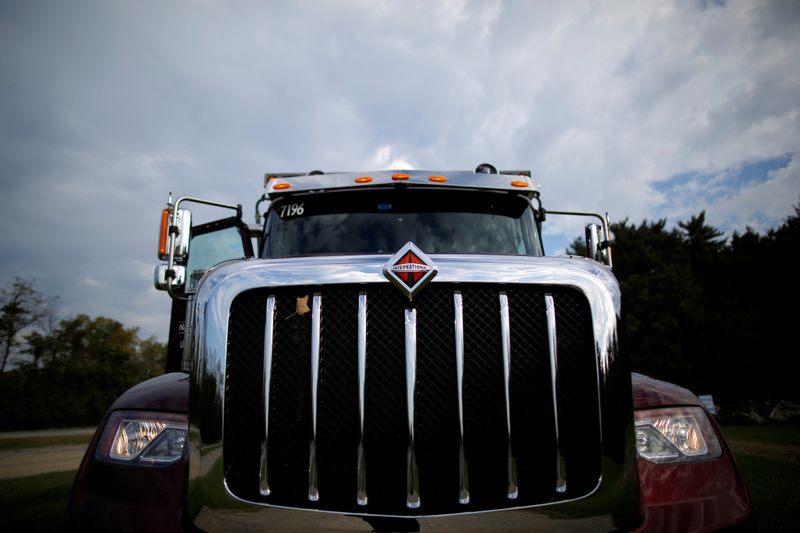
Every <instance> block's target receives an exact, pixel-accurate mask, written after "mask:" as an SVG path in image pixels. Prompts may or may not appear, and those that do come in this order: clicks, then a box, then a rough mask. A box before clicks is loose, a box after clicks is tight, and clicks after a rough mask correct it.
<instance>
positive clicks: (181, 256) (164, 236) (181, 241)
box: [158, 208, 192, 263]
mask: <svg viewBox="0 0 800 533" xmlns="http://www.w3.org/2000/svg"><path fill="white" fill-rule="evenodd" d="M171 215H172V209H170V208H167V209H164V211H163V212H162V214H161V232H160V235H159V237H160V238H159V244H158V258H159V259H161V260H162V261H169V247H170V236H171V235H174V239H175V244H174V250H175V252H174V255H173V260H174V261H177V262H179V263H182V262H184V261H185V260H186V256H188V255H189V239H190V237H191V231H192V212H191V211H189V210H188V209H178V210H177V211H175V216H174V220H170V218H171Z"/></svg>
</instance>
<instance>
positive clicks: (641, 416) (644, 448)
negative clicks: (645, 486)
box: [635, 407, 722, 463]
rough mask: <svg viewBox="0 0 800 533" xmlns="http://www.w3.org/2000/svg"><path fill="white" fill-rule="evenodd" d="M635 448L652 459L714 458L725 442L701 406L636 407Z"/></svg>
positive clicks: (675, 461)
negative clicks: (715, 430)
mask: <svg viewBox="0 0 800 533" xmlns="http://www.w3.org/2000/svg"><path fill="white" fill-rule="evenodd" d="M635 418H636V450H637V451H638V452H639V455H640V456H641V457H643V458H644V459H647V460H648V461H651V462H653V463H683V462H687V461H701V460H703V459H713V458H715V457H719V456H720V455H722V446H721V445H720V443H719V440H718V439H717V435H716V433H714V429H713V428H712V427H711V422H709V420H708V417H707V416H706V413H705V411H703V409H701V408H700V407H669V408H665V409H647V410H643V411H636V413H635Z"/></svg>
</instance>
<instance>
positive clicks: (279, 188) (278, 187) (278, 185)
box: [272, 181, 291, 191]
mask: <svg viewBox="0 0 800 533" xmlns="http://www.w3.org/2000/svg"><path fill="white" fill-rule="evenodd" d="M289 187H291V185H290V184H288V183H286V182H285V181H283V182H281V183H276V184H275V185H273V186H272V188H273V189H274V190H276V191H282V190H285V189H288V188H289Z"/></svg>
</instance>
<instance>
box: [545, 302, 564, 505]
mask: <svg viewBox="0 0 800 533" xmlns="http://www.w3.org/2000/svg"><path fill="white" fill-rule="evenodd" d="M544 302H545V309H546V310H547V346H548V351H549V353H550V384H551V387H552V391H553V422H554V424H555V435H556V492H566V490H567V478H566V475H565V471H564V470H565V468H564V454H563V452H562V450H561V440H560V439H559V436H558V395H557V394H556V383H557V379H558V352H557V350H556V346H557V344H556V340H557V339H556V305H555V301H554V300H553V295H552V294H549V293H548V294H545V295H544Z"/></svg>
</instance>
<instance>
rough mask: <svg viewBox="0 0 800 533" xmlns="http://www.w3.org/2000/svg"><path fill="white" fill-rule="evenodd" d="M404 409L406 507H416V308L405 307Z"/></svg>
mask: <svg viewBox="0 0 800 533" xmlns="http://www.w3.org/2000/svg"><path fill="white" fill-rule="evenodd" d="M405 315H406V320H405V324H406V326H405V329H406V409H407V410H408V453H407V457H406V463H407V465H408V467H407V473H406V485H407V491H406V507H408V508H409V509H416V508H417V507H419V505H420V501H419V472H418V470H417V457H416V454H415V452H414V390H415V386H416V382H417V310H416V309H406V312H405Z"/></svg>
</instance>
